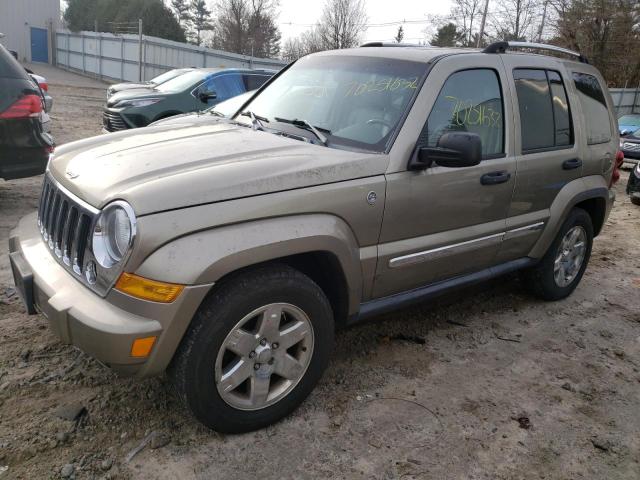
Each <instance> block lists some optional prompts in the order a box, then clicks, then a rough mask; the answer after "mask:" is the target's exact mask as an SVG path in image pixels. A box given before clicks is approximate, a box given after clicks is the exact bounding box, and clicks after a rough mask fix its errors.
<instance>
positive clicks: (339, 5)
mask: <svg viewBox="0 0 640 480" xmlns="http://www.w3.org/2000/svg"><path fill="white" fill-rule="evenodd" d="M366 23H367V14H366V12H365V4H364V0H326V3H325V4H324V9H323V11H322V16H321V17H320V22H319V25H318V29H319V30H318V33H319V35H320V38H321V39H322V43H323V46H324V47H325V48H326V49H340V48H352V47H356V46H357V45H358V44H359V42H360V39H361V38H362V34H363V33H364V31H365V30H366Z"/></svg>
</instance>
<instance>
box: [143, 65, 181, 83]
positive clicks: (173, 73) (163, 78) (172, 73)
mask: <svg viewBox="0 0 640 480" xmlns="http://www.w3.org/2000/svg"><path fill="white" fill-rule="evenodd" d="M186 72H188V70H182V69H174V70H169V71H168V72H164V73H163V74H162V75H158V76H157V77H154V78H152V79H151V80H150V82H151V83H155V84H156V85H160V84H161V83H164V82H168V81H169V80H171V79H173V78H176V77H178V76H180V75H182V74H184V73H186Z"/></svg>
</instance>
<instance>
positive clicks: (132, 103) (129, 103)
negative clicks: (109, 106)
mask: <svg viewBox="0 0 640 480" xmlns="http://www.w3.org/2000/svg"><path fill="white" fill-rule="evenodd" d="M161 100H162V98H141V99H139V100H121V101H119V102H118V103H116V104H115V108H124V107H146V106H148V105H153V104H154V103H158V102H160V101H161Z"/></svg>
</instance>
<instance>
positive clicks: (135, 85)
mask: <svg viewBox="0 0 640 480" xmlns="http://www.w3.org/2000/svg"><path fill="white" fill-rule="evenodd" d="M148 86H149V82H141V83H129V82H127V83H116V84H115V85H111V86H110V87H109V91H110V92H113V93H116V92H121V91H123V90H131V89H132V88H146V87H148Z"/></svg>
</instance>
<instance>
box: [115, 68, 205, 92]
mask: <svg viewBox="0 0 640 480" xmlns="http://www.w3.org/2000/svg"><path fill="white" fill-rule="evenodd" d="M192 70H195V68H191V67H190V68H174V69H173V70H169V71H168V72H164V73H162V74H160V75H158V76H157V77H154V78H152V79H151V80H149V81H147V82H124V83H116V84H115V85H111V86H110V87H109V88H107V98H109V97H111V96H112V95H115V94H116V93H118V92H123V91H125V90H134V89H136V88H149V87H151V88H153V87H155V86H157V85H161V84H163V83H164V82H168V81H169V80H172V79H174V78H176V77H179V76H180V75H182V74H184V73H187V72H190V71H192Z"/></svg>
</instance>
